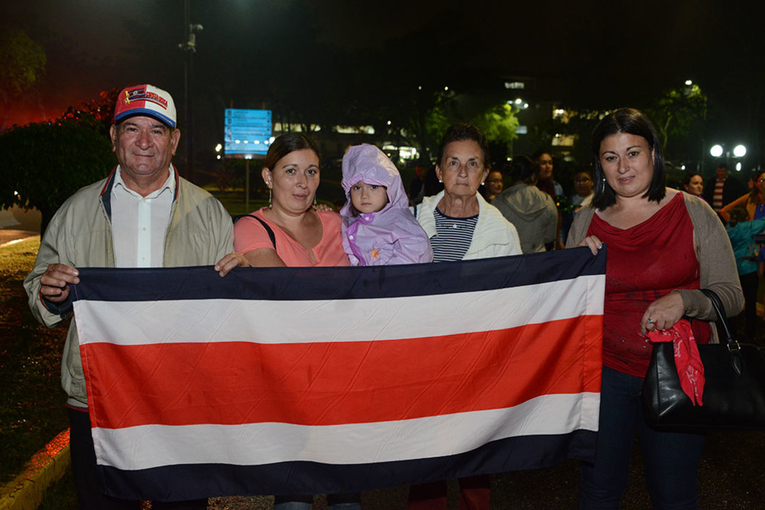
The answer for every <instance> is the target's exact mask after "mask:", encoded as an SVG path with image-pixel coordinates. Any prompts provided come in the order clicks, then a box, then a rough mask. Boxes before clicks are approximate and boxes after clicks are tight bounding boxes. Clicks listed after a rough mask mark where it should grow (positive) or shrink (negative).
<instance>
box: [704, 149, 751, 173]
mask: <svg viewBox="0 0 765 510" xmlns="http://www.w3.org/2000/svg"><path fill="white" fill-rule="evenodd" d="M732 152H733V159H736V160H737V161H736V167H735V168H736V171H737V172H740V171H741V168H742V165H741V159H742V158H743V157H744V156H746V146H745V145H743V144H738V145H736V146H735V147H733V151H732ZM709 154H710V155H711V156H712V157H713V158H717V159H721V158H722V157H723V155H724V156H725V159H724V161H725V163H726V164H727V163H728V160H729V159H730V157H731V151H730V150H726V149H725V147H724V146H722V145H720V144H719V143H718V144H715V145H713V146H712V147H710V148H709Z"/></svg>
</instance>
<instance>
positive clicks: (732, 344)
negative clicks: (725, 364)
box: [701, 289, 743, 375]
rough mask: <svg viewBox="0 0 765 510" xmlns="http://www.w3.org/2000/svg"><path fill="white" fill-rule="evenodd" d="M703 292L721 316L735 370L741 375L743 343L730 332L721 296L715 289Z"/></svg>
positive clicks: (702, 290)
mask: <svg viewBox="0 0 765 510" xmlns="http://www.w3.org/2000/svg"><path fill="white" fill-rule="evenodd" d="M701 292H703V293H704V295H705V296H706V297H708V298H709V300H710V301H711V302H712V306H713V307H714V309H715V312H717V317H719V319H720V323H721V324H722V327H723V330H724V331H725V344H726V345H727V347H728V351H730V352H731V353H732V354H733V355H734V356H733V358H732V359H731V363H732V365H733V370H735V371H736V373H737V374H738V375H741V370H742V368H743V360H742V359H741V356H740V351H741V345H740V344H739V343H738V340H736V339H735V338H733V335H731V333H730V327H729V326H728V318H727V317H726V315H725V308H723V304H722V301H721V300H720V296H718V295H717V294H716V293H715V291H713V290H710V289H701Z"/></svg>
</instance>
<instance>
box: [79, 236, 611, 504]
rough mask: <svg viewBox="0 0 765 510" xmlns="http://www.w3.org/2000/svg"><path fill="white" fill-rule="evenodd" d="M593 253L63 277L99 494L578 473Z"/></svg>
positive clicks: (597, 313) (599, 264) (294, 490)
mask: <svg viewBox="0 0 765 510" xmlns="http://www.w3.org/2000/svg"><path fill="white" fill-rule="evenodd" d="M604 252H605V250H602V251H601V253H600V254H599V255H597V256H592V254H591V253H590V252H589V250H588V249H586V248H579V249H573V250H565V251H556V252H549V253H540V254H530V255H522V256H514V257H502V258H493V259H484V260H476V261H463V262H449V263H439V264H415V265H401V266H378V267H360V268H348V267H342V268H261V269H253V268H246V269H237V270H234V271H233V272H231V273H230V274H229V275H227V276H226V277H225V278H221V277H220V276H218V274H217V273H216V272H215V271H214V270H213V269H212V268H211V267H189V268H161V269H102V268H80V269H79V271H80V281H81V283H80V284H78V285H76V286H74V287H73V298H74V311H75V312H74V313H75V320H76V324H77V330H78V334H79V340H80V350H81V355H82V362H83V369H84V372H85V377H86V383H87V390H88V402H89V413H90V419H91V424H92V427H93V429H92V432H93V440H94V444H95V450H96V457H97V463H98V470H99V473H100V476H101V477H102V480H103V482H104V487H105V491H106V493H107V494H109V495H111V496H115V497H119V498H125V499H150V500H157V501H169V500H177V499H191V498H205V497H213V496H223V495H255V494H319V493H348V492H359V491H365V490H372V489H378V488H383V487H391V486H399V485H407V484H419V483H425V482H430V481H436V480H444V479H452V478H458V477H466V476H472V475H477V474H486V473H497V472H504V471H510V470H522V469H536V468H542V467H547V466H551V465H554V464H556V463H558V462H561V461H563V460H565V459H569V458H576V459H581V460H585V461H592V460H593V458H594V451H595V439H596V435H597V429H598V410H599V403H600V393H599V392H600V374H601V345H602V329H603V296H604V289H605V267H606V264H605V261H606V256H605V253H604Z"/></svg>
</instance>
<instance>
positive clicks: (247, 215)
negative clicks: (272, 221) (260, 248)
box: [234, 214, 276, 250]
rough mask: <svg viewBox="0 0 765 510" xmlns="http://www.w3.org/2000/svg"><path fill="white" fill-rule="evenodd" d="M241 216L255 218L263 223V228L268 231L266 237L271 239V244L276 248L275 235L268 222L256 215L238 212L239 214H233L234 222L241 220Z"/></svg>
mask: <svg viewBox="0 0 765 510" xmlns="http://www.w3.org/2000/svg"><path fill="white" fill-rule="evenodd" d="M242 218H255V219H256V220H258V221H259V222H260V224H261V225H263V228H265V229H266V232H268V237H269V239H271V244H273V245H274V250H275V249H276V236H275V235H274V231H273V230H271V227H269V226H268V223H266V222H265V221H263V220H261V219H260V218H258V217H257V216H253V215H252V214H240V215H239V216H234V223H236V222H237V221H239V220H241V219H242Z"/></svg>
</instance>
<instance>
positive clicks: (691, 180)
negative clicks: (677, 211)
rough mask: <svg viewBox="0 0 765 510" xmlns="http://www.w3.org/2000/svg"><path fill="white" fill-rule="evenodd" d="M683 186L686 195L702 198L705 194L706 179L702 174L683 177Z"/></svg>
mask: <svg viewBox="0 0 765 510" xmlns="http://www.w3.org/2000/svg"><path fill="white" fill-rule="evenodd" d="M682 186H683V191H685V192H686V193H690V194H691V195H695V196H697V197H701V194H702V193H703V192H704V178H703V177H702V176H701V174H688V175H686V176H685V177H683V182H682ZM702 198H703V197H702Z"/></svg>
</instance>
